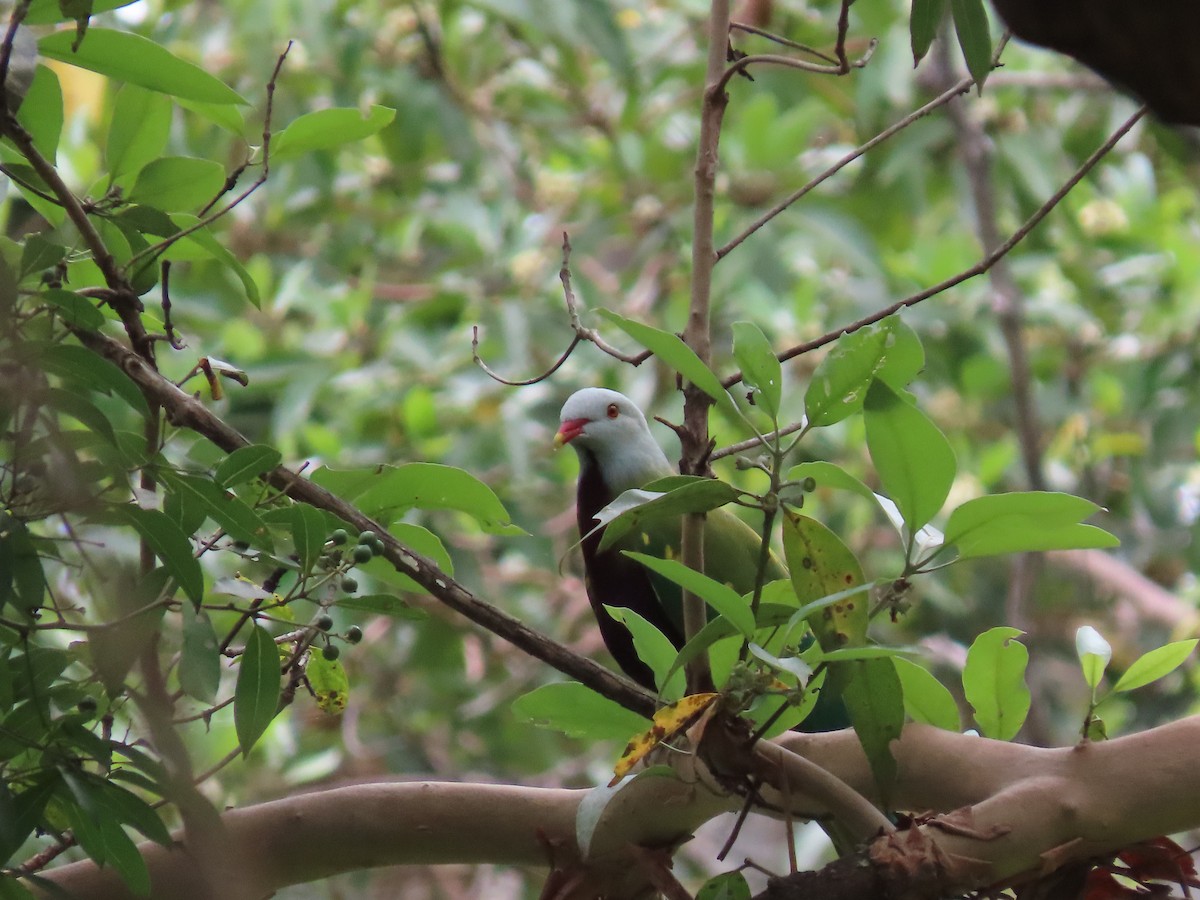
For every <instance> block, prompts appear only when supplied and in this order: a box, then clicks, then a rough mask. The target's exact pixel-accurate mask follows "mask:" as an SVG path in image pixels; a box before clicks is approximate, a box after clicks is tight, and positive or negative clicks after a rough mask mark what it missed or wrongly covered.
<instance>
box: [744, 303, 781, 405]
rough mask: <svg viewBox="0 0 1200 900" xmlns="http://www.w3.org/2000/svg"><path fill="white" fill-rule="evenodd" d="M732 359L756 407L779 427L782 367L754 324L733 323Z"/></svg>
mask: <svg viewBox="0 0 1200 900" xmlns="http://www.w3.org/2000/svg"><path fill="white" fill-rule="evenodd" d="M733 357H734V359H736V360H737V364H738V365H739V366H740V367H741V370H742V383H743V384H745V385H746V387H748V388H750V390H751V391H752V393H753V396H754V398H755V402H756V404H757V405H759V406H761V407H762V408H763V411H764V412H766V414H767V415H768V416H770V417H771V421H772V422H775V423H776V424H777V425H778V421H779V403H780V399H781V397H782V393H783V367H782V366H780V365H779V360H778V359H777V358H776V356H775V351H774V350H773V349H772V348H771V342H770V341H768V340H767V338H766V335H764V334H763V333H762V331H760V330H759V328H758V326H757V325H755V324H754V323H753V322H734V323H733Z"/></svg>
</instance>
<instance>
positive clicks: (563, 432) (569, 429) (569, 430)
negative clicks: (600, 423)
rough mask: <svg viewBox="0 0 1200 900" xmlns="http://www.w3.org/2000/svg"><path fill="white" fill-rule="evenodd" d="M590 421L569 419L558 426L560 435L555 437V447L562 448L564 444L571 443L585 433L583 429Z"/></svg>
mask: <svg viewBox="0 0 1200 900" xmlns="http://www.w3.org/2000/svg"><path fill="white" fill-rule="evenodd" d="M589 421H590V420H589V419H567V421H565V422H563V423H562V424H561V425H559V426H558V433H557V434H556V435H554V446H555V447H561V446H562V445H563V444H569V443H571V441H573V440H575V438H577V437H579V435H581V434H582V433H583V428H584V426H585V425H587V423H588V422H589Z"/></svg>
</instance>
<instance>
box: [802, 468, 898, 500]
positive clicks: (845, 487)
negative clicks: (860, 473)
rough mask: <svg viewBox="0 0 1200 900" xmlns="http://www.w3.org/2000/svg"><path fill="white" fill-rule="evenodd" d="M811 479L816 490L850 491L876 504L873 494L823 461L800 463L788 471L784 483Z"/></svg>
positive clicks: (859, 482)
mask: <svg viewBox="0 0 1200 900" xmlns="http://www.w3.org/2000/svg"><path fill="white" fill-rule="evenodd" d="M805 478H811V479H812V480H813V481H815V482H816V483H817V485H816V486H817V487H818V488H822V487H827V488H834V489H835V490H842V491H851V492H852V493H855V494H858V495H859V496H860V497H865V498H866V499H868V500H870V501H871V502H872V503H874V502H876V500H877V498H876V496H875V492H874V491H872V490H871V489H870V488H869V487H867V486H866V485H865V484H863V483H862V482H861V481H859V480H858V479H857V478H855V477H854V476H853V475H851V474H850V473H849V472H847V471H846V470H845V469H843V468H842V467H841V466H838V465H835V464H834V463H831V462H825V461H824V460H815V461H813V462H806V463H800V465H798V466H792V468H791V469H789V470H788V473H787V478H786V479H785V480H786V481H803V480H804V479H805Z"/></svg>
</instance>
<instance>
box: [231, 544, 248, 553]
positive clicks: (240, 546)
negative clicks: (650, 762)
mask: <svg viewBox="0 0 1200 900" xmlns="http://www.w3.org/2000/svg"><path fill="white" fill-rule="evenodd" d="M233 549H234V550H236V551H237V552H238V553H245V552H246V551H247V550H249V549H250V545H249V544H247V543H246V542H245V541H234V542H233Z"/></svg>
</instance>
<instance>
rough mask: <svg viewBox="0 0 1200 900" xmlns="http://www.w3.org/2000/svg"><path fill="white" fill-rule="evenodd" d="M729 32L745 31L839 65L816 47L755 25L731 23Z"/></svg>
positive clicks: (834, 58)
mask: <svg viewBox="0 0 1200 900" xmlns="http://www.w3.org/2000/svg"><path fill="white" fill-rule="evenodd" d="M729 30H730V31H744V32H746V33H747V34H756V35H758V36H759V37H764V38H766V39H767V40H768V41H774V42H775V43H776V44H781V45H782V46H784V47H791V48H792V49H793V50H799V51H800V52H801V53H807V54H809V55H811V56H815V57H816V58H817V59H821V60H824V61H825V62H827V63H829V64H831V65H837V58H836V57H833V56H830V55H829V54H827V53H822V52H821V51H820V50H817V49H816V48H815V47H810V46H808V45H807V44H801V43H799V42H798V41H793V40H790V39H788V38H785V37H783V36H782V35H778V34H775V33H774V32H770V31H766V30H764V29H762V28H757V27H755V26H754V25H746V24H745V23H743V22H730V23H729Z"/></svg>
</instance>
